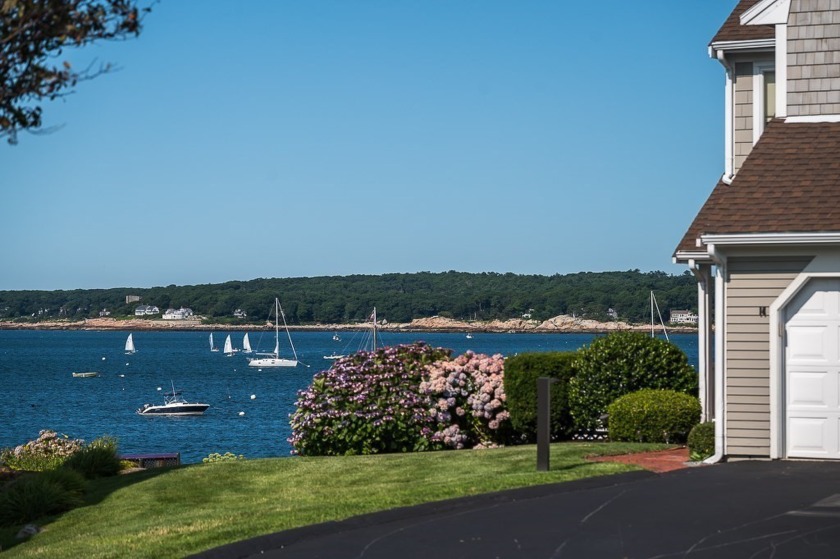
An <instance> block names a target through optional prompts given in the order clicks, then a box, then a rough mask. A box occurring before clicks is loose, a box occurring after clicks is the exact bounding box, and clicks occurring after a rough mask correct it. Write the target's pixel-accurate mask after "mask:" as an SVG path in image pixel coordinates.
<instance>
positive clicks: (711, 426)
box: [688, 421, 715, 462]
mask: <svg viewBox="0 0 840 559" xmlns="http://www.w3.org/2000/svg"><path fill="white" fill-rule="evenodd" d="M714 453H715V423H714V421H704V422H703V423H698V424H697V425H695V426H694V428H693V429H692V430H691V432H690V433H689V434H688V457H689V459H691V460H692V461H694V462H700V461H701V460H705V459H706V458H708V457H709V456H712V455H713V454H714Z"/></svg>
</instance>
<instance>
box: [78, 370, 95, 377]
mask: <svg viewBox="0 0 840 559" xmlns="http://www.w3.org/2000/svg"><path fill="white" fill-rule="evenodd" d="M98 376H99V373H97V372H95V371H86V372H84V373H73V378H94V377H98Z"/></svg>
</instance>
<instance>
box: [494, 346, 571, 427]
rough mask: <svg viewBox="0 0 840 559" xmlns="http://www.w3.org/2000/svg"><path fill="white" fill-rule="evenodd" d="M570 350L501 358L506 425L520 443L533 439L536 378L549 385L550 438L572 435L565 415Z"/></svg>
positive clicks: (569, 373)
mask: <svg viewBox="0 0 840 559" xmlns="http://www.w3.org/2000/svg"><path fill="white" fill-rule="evenodd" d="M576 358H577V352H573V351H547V352H542V353H537V352H533V353H522V354H520V355H514V356H513V357H508V358H507V359H505V381H504V383H505V394H506V395H507V406H508V411H509V412H510V422H511V426H512V427H513V429H514V431H516V434H517V435H518V436H519V437H520V439H521V440H522V442H533V441H535V440H536V437H537V379H538V378H540V377H549V378H552V379H555V380H556V381H557V382H555V383H554V384H552V385H551V436H552V439H555V440H557V439H565V438H569V437H570V436H571V435H572V433H573V432H574V424H573V422H572V416H571V414H570V413H569V396H568V391H569V380H570V379H571V378H572V377H573V376H574V369H573V368H572V363H573V362H574V360H575V359H576Z"/></svg>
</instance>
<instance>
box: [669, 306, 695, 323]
mask: <svg viewBox="0 0 840 559" xmlns="http://www.w3.org/2000/svg"><path fill="white" fill-rule="evenodd" d="M671 324H697V315H696V314H694V313H693V312H691V311H684V310H676V309H672V310H671Z"/></svg>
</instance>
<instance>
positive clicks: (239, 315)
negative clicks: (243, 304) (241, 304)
mask: <svg viewBox="0 0 840 559" xmlns="http://www.w3.org/2000/svg"><path fill="white" fill-rule="evenodd" d="M233 316H235V317H236V318H248V313H246V312H245V311H243V310H242V309H236V310H235V311H233Z"/></svg>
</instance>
